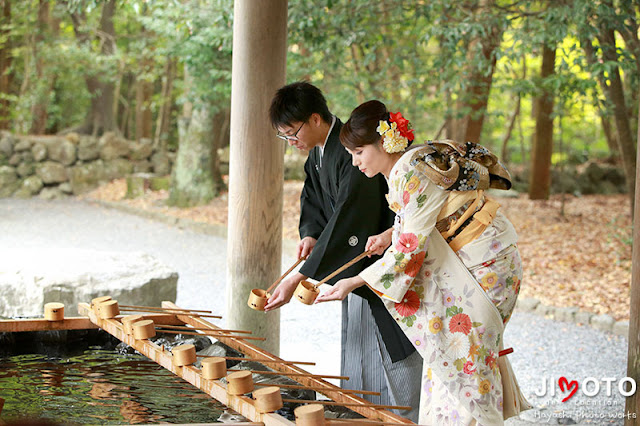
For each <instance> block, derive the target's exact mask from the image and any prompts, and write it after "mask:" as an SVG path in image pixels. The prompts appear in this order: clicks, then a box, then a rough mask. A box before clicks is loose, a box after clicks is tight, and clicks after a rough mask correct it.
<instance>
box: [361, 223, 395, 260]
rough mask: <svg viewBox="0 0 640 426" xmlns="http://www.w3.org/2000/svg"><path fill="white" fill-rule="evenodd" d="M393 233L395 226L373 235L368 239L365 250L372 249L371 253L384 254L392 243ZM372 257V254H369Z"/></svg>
mask: <svg viewBox="0 0 640 426" xmlns="http://www.w3.org/2000/svg"><path fill="white" fill-rule="evenodd" d="M392 235H393V228H389V229H387V230H386V231H384V232H383V233H382V234H378V235H372V236H371V237H369V239H368V240H367V244H366V245H365V250H368V251H372V252H373V253H371V254H378V255H380V254H382V253H384V251H385V250H386V249H387V247H389V246H390V245H391V236H392ZM369 257H371V255H369Z"/></svg>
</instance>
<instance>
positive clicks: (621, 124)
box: [598, 24, 636, 209]
mask: <svg viewBox="0 0 640 426" xmlns="http://www.w3.org/2000/svg"><path fill="white" fill-rule="evenodd" d="M598 38H599V40H600V45H601V46H602V56H603V59H604V61H605V62H608V63H618V54H617V52H616V41H615V35H614V33H613V30H612V29H609V28H607V27H606V24H601V25H600V33H599V35H598ZM604 91H605V93H606V95H607V99H608V100H609V102H610V103H611V105H613V115H614V120H615V123H616V133H617V140H618V148H619V152H620V158H621V159H622V168H623V170H624V176H625V179H626V182H627V191H628V194H629V198H630V200H631V206H632V207H631V208H632V209H633V203H634V201H635V200H634V194H635V170H636V149H635V144H634V140H633V136H632V135H631V125H630V124H629V116H628V111H627V106H626V103H625V96H624V90H623V87H622V80H621V78H620V69H619V67H618V66H617V65H616V66H615V67H612V68H611V69H610V71H609V84H608V85H607V86H606V88H604Z"/></svg>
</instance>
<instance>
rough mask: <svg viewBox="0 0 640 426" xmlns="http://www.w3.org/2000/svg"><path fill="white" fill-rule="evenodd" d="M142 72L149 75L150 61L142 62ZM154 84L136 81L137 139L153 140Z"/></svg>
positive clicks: (140, 80) (141, 80)
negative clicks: (152, 101) (152, 98)
mask: <svg viewBox="0 0 640 426" xmlns="http://www.w3.org/2000/svg"><path fill="white" fill-rule="evenodd" d="M142 68H143V70H142V72H143V73H144V74H147V72H148V71H149V68H150V64H149V60H148V59H144V60H143V61H142ZM152 96H153V84H152V83H151V82H150V81H147V80H143V79H136V133H135V139H136V140H140V139H143V138H146V139H151V137H152V123H153V117H152V115H151V97H152Z"/></svg>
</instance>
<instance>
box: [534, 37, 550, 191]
mask: <svg viewBox="0 0 640 426" xmlns="http://www.w3.org/2000/svg"><path fill="white" fill-rule="evenodd" d="M555 61H556V50H555V48H553V49H552V48H550V47H549V46H547V45H546V44H545V45H544V47H543V50H542V69H541V72H540V77H541V80H542V81H543V82H544V81H546V80H547V78H548V77H549V76H551V75H552V74H553V73H554V72H555V71H554V68H555ZM535 102H536V104H537V108H536V131H535V134H534V136H533V150H532V152H531V174H530V178H529V179H530V180H529V198H530V199H531V200H546V199H548V198H549V193H550V189H551V154H552V153H553V119H552V118H551V114H552V113H553V93H551V92H550V91H549V90H548V89H546V88H545V89H544V90H543V92H542V95H541V96H540V97H539V98H537V99H536V100H535Z"/></svg>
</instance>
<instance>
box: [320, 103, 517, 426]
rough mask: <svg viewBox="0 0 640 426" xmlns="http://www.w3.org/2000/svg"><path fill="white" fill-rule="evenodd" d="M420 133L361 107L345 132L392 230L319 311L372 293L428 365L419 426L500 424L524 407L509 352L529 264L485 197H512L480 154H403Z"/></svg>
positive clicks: (446, 150)
mask: <svg viewBox="0 0 640 426" xmlns="http://www.w3.org/2000/svg"><path fill="white" fill-rule="evenodd" d="M413 139H414V136H413V130H411V129H410V126H409V122H408V121H407V120H406V119H404V118H403V117H402V115H401V114H400V113H396V114H393V113H392V114H389V112H388V111H387V109H386V107H385V105H384V104H383V103H381V102H379V101H369V102H366V103H364V104H362V105H360V106H359V107H358V108H356V109H355V110H354V111H353V112H352V114H351V117H350V118H349V121H347V123H346V124H345V125H344V126H343V128H342V130H341V132H340V141H341V142H342V144H343V145H344V146H345V148H346V149H347V151H349V153H350V154H351V156H352V161H353V164H354V165H355V166H357V167H358V168H359V169H360V171H361V172H362V173H364V174H365V175H366V176H368V177H373V176H376V175H377V174H378V173H382V174H383V175H384V176H385V177H386V178H387V181H388V184H389V194H388V196H387V200H388V202H389V206H390V208H391V210H393V211H394V212H395V213H396V220H395V224H394V226H393V228H391V229H389V230H387V231H385V232H383V233H382V234H379V235H375V236H372V237H370V238H369V240H368V241H367V245H366V249H367V250H369V251H371V252H372V254H383V253H384V254H383V256H382V258H381V259H380V260H378V261H377V262H375V263H374V264H372V265H371V266H370V267H368V268H367V269H365V270H363V271H362V272H361V273H360V274H359V275H357V276H355V277H352V278H345V279H342V280H340V281H338V282H337V283H336V284H335V285H334V286H333V288H332V289H331V290H329V291H327V292H326V293H324V294H322V295H321V296H319V297H318V300H317V301H318V302H325V301H330V300H342V299H344V297H345V296H346V295H347V294H348V293H349V292H351V291H353V290H354V289H356V288H358V287H360V286H363V285H365V284H366V285H368V286H369V287H370V288H371V289H372V290H373V291H374V292H376V293H377V294H378V295H379V296H380V297H381V298H382V300H383V302H384V303H385V306H386V308H387V309H388V310H389V312H390V313H391V315H392V316H393V317H394V319H395V320H396V321H397V322H398V324H399V325H400V327H401V328H402V329H403V331H404V332H405V333H406V335H407V337H408V338H409V340H410V341H411V342H412V343H413V345H414V346H415V347H416V349H417V350H418V351H419V352H420V354H421V355H422V357H423V360H424V367H423V378H422V385H423V386H422V395H421V400H420V424H423V425H445V424H464V425H473V424H481V425H492V426H493V425H498V424H503V419H504V418H508V417H510V416H513V415H516V414H518V413H519V412H520V411H521V410H524V409H527V408H529V406H528V403H527V402H526V401H525V400H524V398H523V397H522V395H521V393H520V390H519V388H518V385H517V383H516V381H515V378H514V376H513V373H512V371H511V367H510V365H509V363H508V361H507V359H506V358H505V357H504V354H503V356H499V354H500V351H501V350H503V349H504V348H503V342H502V336H503V331H504V325H505V324H506V323H507V321H508V320H509V317H510V316H511V312H512V311H513V308H514V306H515V302H516V298H517V296H518V292H519V290H520V280H521V279H522V264H521V261H520V255H519V252H518V249H517V246H516V240H517V236H516V233H515V230H514V228H513V226H512V225H511V223H510V222H509V221H508V220H507V219H506V217H504V216H503V215H502V214H501V213H500V212H499V211H497V210H498V207H499V205H498V204H497V203H496V202H495V201H492V200H490V199H489V198H487V197H486V196H485V195H484V190H486V189H488V188H490V187H493V188H501V189H509V188H510V187H511V182H510V177H509V174H508V172H507V171H506V170H505V169H504V168H503V167H502V165H501V164H500V162H499V161H498V160H497V159H496V157H495V156H494V155H493V154H491V153H490V152H489V151H487V150H486V149H485V148H483V147H481V146H479V145H476V144H473V143H470V142H468V143H466V144H459V143H456V142H453V141H448V140H447V141H435V142H428V143H427V144H425V145H420V146H417V147H413V148H410V149H407V148H408V146H409V144H410V143H411V142H412V141H413Z"/></svg>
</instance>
